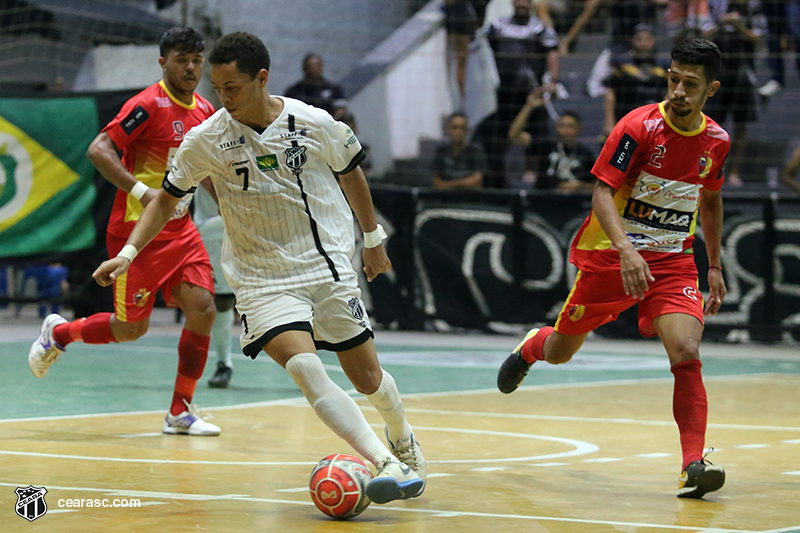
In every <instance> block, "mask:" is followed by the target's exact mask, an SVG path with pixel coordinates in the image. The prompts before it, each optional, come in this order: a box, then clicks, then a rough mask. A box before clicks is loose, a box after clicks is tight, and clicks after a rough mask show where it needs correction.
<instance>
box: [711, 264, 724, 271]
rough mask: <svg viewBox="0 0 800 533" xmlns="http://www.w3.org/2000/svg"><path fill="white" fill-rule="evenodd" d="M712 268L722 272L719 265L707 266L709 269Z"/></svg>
mask: <svg viewBox="0 0 800 533" xmlns="http://www.w3.org/2000/svg"><path fill="white" fill-rule="evenodd" d="M712 268H716V269H717V270H719V271H720V272H722V267H721V266H717V265H711V266H709V267H708V269H709V270H711V269H712Z"/></svg>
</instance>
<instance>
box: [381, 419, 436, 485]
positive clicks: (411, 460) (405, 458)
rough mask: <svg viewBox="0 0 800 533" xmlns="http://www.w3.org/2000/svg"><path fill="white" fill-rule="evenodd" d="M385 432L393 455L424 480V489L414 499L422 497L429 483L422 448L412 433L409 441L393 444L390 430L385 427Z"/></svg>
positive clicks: (402, 440)
mask: <svg viewBox="0 0 800 533" xmlns="http://www.w3.org/2000/svg"><path fill="white" fill-rule="evenodd" d="M383 432H384V433H385V434H386V441H387V442H388V443H389V449H390V450H392V455H394V456H395V457H397V458H398V459H399V460H400V462H402V463H404V464H405V465H407V466H410V467H411V470H413V471H414V472H416V474H417V475H418V476H419V478H420V479H421V480H422V488H421V489H419V492H417V493H416V494H414V496H413V497H414V498H416V497H417V496H420V495H421V494H422V493H423V492H424V491H425V484H426V483H427V477H428V467H427V464H426V463H425V457H423V456H422V447H421V446H420V445H419V442H417V439H415V438H414V434H413V433H412V434H411V436H410V437H408V438H407V439H401V440H398V441H397V442H392V441H391V440H390V439H389V428H388V427H384V428H383Z"/></svg>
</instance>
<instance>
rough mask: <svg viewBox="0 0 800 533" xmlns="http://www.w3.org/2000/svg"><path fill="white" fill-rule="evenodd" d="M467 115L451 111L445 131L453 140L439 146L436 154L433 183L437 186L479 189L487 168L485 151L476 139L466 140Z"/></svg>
mask: <svg viewBox="0 0 800 533" xmlns="http://www.w3.org/2000/svg"><path fill="white" fill-rule="evenodd" d="M468 130H469V126H468V125H467V116H466V115H465V114H464V113H460V112H456V113H453V114H452V115H450V116H449V117H448V119H447V124H446V125H445V131H446V132H447V136H448V137H449V138H450V142H447V143H443V144H442V145H441V146H438V147H437V148H436V153H435V154H434V156H433V186H434V187H435V188H437V189H479V188H481V187H482V186H483V174H484V172H486V154H485V153H484V151H483V148H482V147H481V146H480V145H479V144H477V143H470V142H468V140H467V133H469V131H468Z"/></svg>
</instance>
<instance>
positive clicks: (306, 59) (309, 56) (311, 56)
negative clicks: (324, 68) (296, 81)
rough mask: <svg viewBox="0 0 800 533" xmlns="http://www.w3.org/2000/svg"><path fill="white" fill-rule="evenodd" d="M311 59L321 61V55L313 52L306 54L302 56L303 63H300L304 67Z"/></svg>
mask: <svg viewBox="0 0 800 533" xmlns="http://www.w3.org/2000/svg"><path fill="white" fill-rule="evenodd" d="M312 59H319V60H320V61H322V56H320V55H319V54H317V53H314V52H311V53H309V54H306V55H305V57H303V63H302V64H303V68H306V65H308V62H309V61H311V60H312Z"/></svg>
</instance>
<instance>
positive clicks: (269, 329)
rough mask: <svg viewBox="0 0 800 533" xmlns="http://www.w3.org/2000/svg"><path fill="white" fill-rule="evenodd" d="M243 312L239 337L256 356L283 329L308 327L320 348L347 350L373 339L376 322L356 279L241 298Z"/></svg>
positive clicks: (239, 306)
mask: <svg viewBox="0 0 800 533" xmlns="http://www.w3.org/2000/svg"><path fill="white" fill-rule="evenodd" d="M236 309H237V311H239V314H240V315H241V316H242V334H241V336H240V337H239V341H240V342H241V345H242V352H244V354H245V355H247V356H248V357H252V358H253V359H255V358H256V356H257V355H258V354H259V352H260V351H261V349H262V348H263V347H264V346H266V345H267V343H268V342H269V341H271V340H272V339H273V338H275V337H276V336H277V335H279V334H280V333H283V332H284V331H292V330H295V331H308V332H309V333H311V334H312V335H313V337H314V343H315V344H316V346H317V348H321V349H323V350H330V351H332V352H342V351H345V350H350V349H352V348H355V347H357V346H360V345H362V344H364V343H365V342H367V340H369V339H371V338H372V337H373V336H374V335H373V333H372V326H371V325H370V323H369V317H368V316H367V310H366V309H365V308H364V303H363V302H362V301H361V290H360V289H359V288H358V284H357V283H356V280H355V279H352V280H344V281H338V282H330V283H323V284H319V285H311V286H308V287H302V288H300V289H295V290H293V291H292V292H282V293H270V294H263V295H260V296H253V297H251V298H246V299H239V298H237V299H236Z"/></svg>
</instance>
